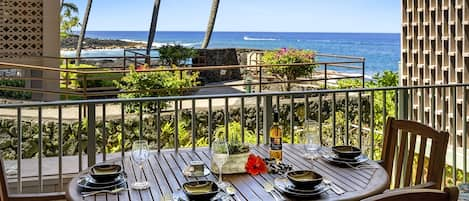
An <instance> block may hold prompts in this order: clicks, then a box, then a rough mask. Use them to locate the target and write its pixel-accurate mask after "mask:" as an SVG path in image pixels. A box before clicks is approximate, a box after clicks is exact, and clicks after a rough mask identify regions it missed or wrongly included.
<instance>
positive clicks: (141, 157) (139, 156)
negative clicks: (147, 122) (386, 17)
mask: <svg viewBox="0 0 469 201" xmlns="http://www.w3.org/2000/svg"><path fill="white" fill-rule="evenodd" d="M149 156H150V150H149V147H148V142H147V141H146V140H137V141H135V142H134V143H133V144H132V159H133V161H134V162H135V163H136V164H137V165H138V166H139V167H140V179H138V180H137V181H136V182H134V183H133V184H132V188H133V189H136V190H144V189H147V188H149V187H150V183H148V181H146V180H144V178H143V165H144V162H145V161H146V160H148V158H149Z"/></svg>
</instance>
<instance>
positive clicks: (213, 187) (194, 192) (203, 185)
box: [182, 180, 220, 200]
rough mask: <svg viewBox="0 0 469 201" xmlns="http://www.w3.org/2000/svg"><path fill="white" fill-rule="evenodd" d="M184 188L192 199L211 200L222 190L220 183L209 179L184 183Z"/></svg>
mask: <svg viewBox="0 0 469 201" xmlns="http://www.w3.org/2000/svg"><path fill="white" fill-rule="evenodd" d="M182 189H183V190H184V193H185V194H186V195H187V197H189V199H190V200H210V199H211V198H213V197H214V196H215V195H216V194H217V193H218V192H219V191H220V189H219V188H218V185H217V184H216V183H215V182H213V181H209V180H199V181H189V182H186V183H184V184H182Z"/></svg>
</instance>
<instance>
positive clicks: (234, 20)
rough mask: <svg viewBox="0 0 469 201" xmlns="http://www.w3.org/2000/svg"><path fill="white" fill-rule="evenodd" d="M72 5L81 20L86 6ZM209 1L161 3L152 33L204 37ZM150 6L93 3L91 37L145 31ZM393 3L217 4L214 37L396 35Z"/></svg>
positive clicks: (268, 0)
mask: <svg viewBox="0 0 469 201" xmlns="http://www.w3.org/2000/svg"><path fill="white" fill-rule="evenodd" d="M65 1H66V2H72V3H75V4H77V6H78V7H79V9H80V13H79V16H80V20H81V19H82V18H83V17H82V16H83V13H84V10H85V7H86V3H87V1H86V0H65ZM211 2H212V0H161V5H160V12H159V16H158V25H157V30H159V31H205V29H206V26H207V22H208V17H209V14H210V7H211ZM153 4H154V1H153V0H94V1H93V7H92V10H91V15H90V18H89V22H88V29H87V30H90V31H147V30H148V29H149V26H150V21H151V14H152V10H153ZM400 26H401V7H400V1H396V0H284V1H281V0H220V5H219V10H218V15H217V19H216V24H215V28H214V31H252V32H347V33H350V32H359V33H399V32H400Z"/></svg>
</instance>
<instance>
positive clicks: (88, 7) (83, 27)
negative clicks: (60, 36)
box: [75, 0, 93, 66]
mask: <svg viewBox="0 0 469 201" xmlns="http://www.w3.org/2000/svg"><path fill="white" fill-rule="evenodd" d="M92 4H93V0H88V4H87V5H86V10H85V15H84V16H83V23H82V25H81V31H80V36H78V44H77V53H76V58H77V59H76V60H75V65H76V66H79V65H80V59H79V58H80V56H81V49H82V44H83V40H84V38H85V34H86V26H87V25H88V17H89V16H90V11H91V5H92Z"/></svg>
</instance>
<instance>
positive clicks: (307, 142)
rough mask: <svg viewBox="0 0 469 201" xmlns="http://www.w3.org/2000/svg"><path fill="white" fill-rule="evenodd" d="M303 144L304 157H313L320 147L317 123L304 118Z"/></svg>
mask: <svg viewBox="0 0 469 201" xmlns="http://www.w3.org/2000/svg"><path fill="white" fill-rule="evenodd" d="M303 144H304V149H305V157H306V158H311V159H314V158H315V157H316V156H317V154H318V152H319V150H320V149H321V134H320V133H319V123H317V122H316V121H311V120H306V121H305V122H304V126H303Z"/></svg>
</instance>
